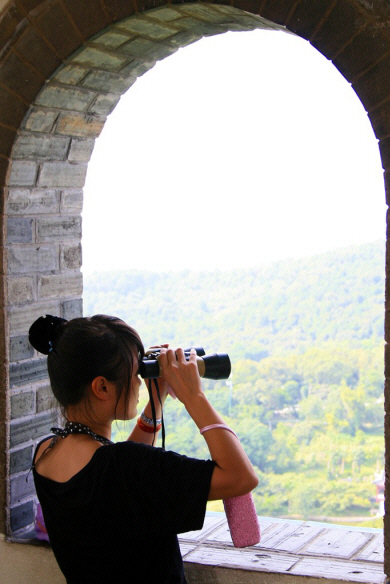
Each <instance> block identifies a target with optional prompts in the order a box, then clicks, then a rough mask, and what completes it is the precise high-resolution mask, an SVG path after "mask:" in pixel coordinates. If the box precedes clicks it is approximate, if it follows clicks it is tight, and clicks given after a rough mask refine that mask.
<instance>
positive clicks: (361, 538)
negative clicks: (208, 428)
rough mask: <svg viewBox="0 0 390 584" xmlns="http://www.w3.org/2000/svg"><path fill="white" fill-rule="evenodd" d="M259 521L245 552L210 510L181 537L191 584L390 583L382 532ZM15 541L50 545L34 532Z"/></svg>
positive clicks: (222, 519) (222, 520) (221, 517)
mask: <svg viewBox="0 0 390 584" xmlns="http://www.w3.org/2000/svg"><path fill="white" fill-rule="evenodd" d="M259 521H260V527H261V534H262V537H261V541H260V543H259V544H257V545H255V546H253V547H249V548H244V549H239V548H235V547H234V546H233V544H232V541H231V538H230V533H229V529H228V526H227V521H226V517H225V514H224V513H210V512H208V513H207V515H206V519H205V523H204V527H203V529H202V530H201V531H191V532H188V533H184V534H181V535H179V542H180V548H181V552H182V555H183V559H184V562H185V567H186V573H187V578H188V582H189V584H192V583H194V584H195V583H196V584H201V583H203V582H204V583H208V582H213V583H216V584H217V583H220V582H221V583H222V582H223V583H226V584H227V583H230V582H234V583H235V584H238V583H239V584H241V583H246V582H248V584H249V583H250V584H257V582H258V583H259V584H268V582H270V583H272V584H278V583H286V584H291V583H292V582H293V583H294V584H295V583H296V584H300V582H302V583H303V582H305V583H306V584H315V583H316V582H318V583H320V582H321V583H323V584H324V581H326V582H329V584H338V583H340V584H342V583H344V584H345V582H362V583H364V584H383V583H384V582H385V576H384V573H383V530H382V529H374V528H359V527H347V526H343V525H334V524H330V523H316V522H313V521H292V520H286V519H272V518H270V517H259ZM11 541H13V542H17V543H27V544H37V545H38V546H39V545H42V546H43V547H49V546H48V544H47V543H45V542H41V541H39V540H37V539H36V537H35V534H34V532H29V533H25V534H24V535H20V536H19V537H15V538H12V540H11ZM211 571H212V572H213V576H211V575H210V572H211ZM237 571H239V572H240V574H239V576H238V573H237ZM210 578H211V580H210ZM267 578H268V579H267ZM42 584H43V583H42Z"/></svg>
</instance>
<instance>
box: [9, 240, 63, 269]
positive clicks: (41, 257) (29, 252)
mask: <svg viewBox="0 0 390 584" xmlns="http://www.w3.org/2000/svg"><path fill="white" fill-rule="evenodd" d="M58 268H59V249H58V247H57V246H44V245H38V246H35V245H34V246H33V247H30V246H27V245H25V246H11V247H10V248H9V250H8V272H9V273H10V274H26V273H32V272H51V271H53V270H57V269H58Z"/></svg>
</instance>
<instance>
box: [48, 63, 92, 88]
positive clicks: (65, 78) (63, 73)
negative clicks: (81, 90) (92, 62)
mask: <svg viewBox="0 0 390 584" xmlns="http://www.w3.org/2000/svg"><path fill="white" fill-rule="evenodd" d="M87 73H88V69H85V68H84V67H77V66H76V65H65V66H64V67H62V68H61V69H60V70H59V71H58V73H56V75H55V76H54V77H53V79H55V80H56V81H59V82H60V83H65V84H66V85H78V84H79V83H80V81H81V80H82V79H83V77H85V75H86V74H87Z"/></svg>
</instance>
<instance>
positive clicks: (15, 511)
mask: <svg viewBox="0 0 390 584" xmlns="http://www.w3.org/2000/svg"><path fill="white" fill-rule="evenodd" d="M10 517H11V531H12V532H15V531H18V530H19V529H22V528H23V527H26V526H27V525H30V524H31V523H33V522H34V504H33V502H32V501H28V502H27V503H23V505H17V506H16V507H11V510H10Z"/></svg>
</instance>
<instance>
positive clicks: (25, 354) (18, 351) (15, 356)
mask: <svg viewBox="0 0 390 584" xmlns="http://www.w3.org/2000/svg"><path fill="white" fill-rule="evenodd" d="M33 355H34V349H33V348H32V346H31V345H30V343H29V342H28V336H27V335H18V336H16V337H11V338H10V339H9V360H10V362H12V361H19V360H20V359H30V358H31V357H32V356H33Z"/></svg>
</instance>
